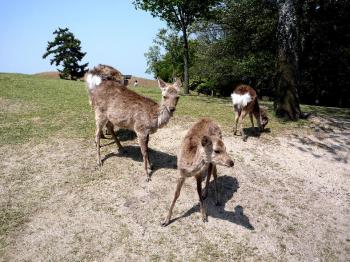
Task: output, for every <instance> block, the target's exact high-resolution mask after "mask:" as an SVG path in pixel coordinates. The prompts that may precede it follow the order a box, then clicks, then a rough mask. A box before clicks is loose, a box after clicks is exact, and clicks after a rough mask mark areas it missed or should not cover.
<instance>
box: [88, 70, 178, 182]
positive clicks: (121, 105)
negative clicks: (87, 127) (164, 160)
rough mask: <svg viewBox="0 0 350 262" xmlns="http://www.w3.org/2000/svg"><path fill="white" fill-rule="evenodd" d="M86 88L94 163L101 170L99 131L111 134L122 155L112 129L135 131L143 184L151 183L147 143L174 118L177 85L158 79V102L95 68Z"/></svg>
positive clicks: (120, 147)
mask: <svg viewBox="0 0 350 262" xmlns="http://www.w3.org/2000/svg"><path fill="white" fill-rule="evenodd" d="M86 82H87V87H88V93H89V97H90V100H91V103H92V107H93V109H94V111H95V120H96V133H95V143H96V149H97V162H98V165H99V166H100V167H102V161H101V154H100V147H101V146H100V138H101V130H102V128H103V127H104V126H106V127H107V130H108V132H109V133H110V134H111V135H112V138H113V139H114V141H115V143H116V144H117V146H118V150H119V151H121V152H123V146H122V145H121V143H120V141H119V140H118V138H117V136H116V135H115V133H114V131H113V130H114V127H115V126H117V127H120V128H125V129H129V130H132V131H135V133H136V135H137V137H138V142H139V145H140V148H141V153H142V157H143V162H144V170H145V173H146V177H147V178H146V181H150V180H151V176H150V173H149V172H148V168H150V169H152V168H153V165H151V163H150V160H149V153H148V142H149V136H150V134H153V133H155V132H156V131H157V130H158V128H162V127H164V126H165V125H166V124H167V123H168V122H169V120H170V118H171V117H172V116H173V114H174V112H175V109H176V105H177V103H178V100H179V92H180V85H181V84H180V82H179V81H176V82H174V83H173V84H168V83H166V82H164V81H163V80H161V79H160V78H158V80H157V82H158V86H159V88H160V89H161V92H162V100H161V103H160V104H158V103H156V102H155V101H153V100H152V99H150V98H148V97H145V96H142V95H139V94H137V93H136V92H134V91H132V90H130V89H128V88H127V87H126V86H124V85H123V83H121V82H119V81H115V79H109V78H108V77H107V78H105V77H104V76H103V75H102V74H100V71H99V70H98V68H94V69H92V70H90V71H89V72H88V75H87V78H86Z"/></svg>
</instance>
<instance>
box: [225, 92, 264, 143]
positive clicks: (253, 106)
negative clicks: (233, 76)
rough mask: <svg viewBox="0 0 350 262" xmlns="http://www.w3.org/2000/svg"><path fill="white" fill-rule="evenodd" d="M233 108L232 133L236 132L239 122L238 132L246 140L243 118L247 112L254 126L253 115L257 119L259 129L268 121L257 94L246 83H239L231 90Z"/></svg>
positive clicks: (262, 128) (261, 129)
mask: <svg viewBox="0 0 350 262" xmlns="http://www.w3.org/2000/svg"><path fill="white" fill-rule="evenodd" d="M231 97H232V103H233V110H234V112H235V126H234V128H233V129H234V134H235V135H236V134H237V126H238V123H239V124H240V134H241V135H242V137H243V140H244V141H246V139H247V136H245V135H244V132H243V119H244V117H245V116H246V115H247V114H249V117H250V121H251V123H252V126H253V127H254V121H253V115H254V117H255V119H256V121H257V124H258V127H259V129H260V131H263V130H264V128H265V126H266V125H267V123H268V120H269V119H268V117H267V112H266V110H265V109H264V108H261V107H260V106H259V102H258V96H257V94H256V92H255V90H254V89H253V88H252V87H251V86H248V85H239V86H237V87H236V89H235V90H234V91H233V93H232V95H231Z"/></svg>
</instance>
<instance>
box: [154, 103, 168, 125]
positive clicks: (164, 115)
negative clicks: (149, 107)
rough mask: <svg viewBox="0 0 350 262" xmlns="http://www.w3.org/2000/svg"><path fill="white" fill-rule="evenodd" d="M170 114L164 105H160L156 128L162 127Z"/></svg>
mask: <svg viewBox="0 0 350 262" xmlns="http://www.w3.org/2000/svg"><path fill="white" fill-rule="evenodd" d="M170 117H171V115H170V112H169V110H168V109H167V107H166V106H161V110H160V111H159V114H158V123H157V124H158V128H161V127H163V126H164V125H166V124H167V123H168V122H169V119H170Z"/></svg>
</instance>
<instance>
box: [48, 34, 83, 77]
mask: <svg viewBox="0 0 350 262" xmlns="http://www.w3.org/2000/svg"><path fill="white" fill-rule="evenodd" d="M53 34H54V35H56V37H55V39H54V40H53V41H52V42H48V45H47V48H46V52H45V54H44V55H43V59H45V58H46V57H48V56H50V55H53V57H52V58H51V60H50V64H51V65H52V64H54V63H55V65H56V66H62V68H63V69H62V70H60V69H58V71H59V72H60V77H61V78H63V79H72V80H77V79H79V78H81V77H83V76H84V74H85V73H86V71H87V66H88V63H85V64H81V65H80V64H79V62H80V61H81V60H82V59H83V57H84V56H85V55H86V53H83V52H81V46H80V44H81V42H80V40H78V39H76V38H75V36H74V34H73V33H71V32H69V29H68V28H64V29H62V28H58V29H57V30H55V31H54V32H53Z"/></svg>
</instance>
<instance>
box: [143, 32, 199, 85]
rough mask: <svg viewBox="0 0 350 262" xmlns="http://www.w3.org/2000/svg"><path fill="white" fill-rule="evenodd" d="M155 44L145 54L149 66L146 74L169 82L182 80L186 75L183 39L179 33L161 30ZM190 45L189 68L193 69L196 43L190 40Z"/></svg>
mask: <svg viewBox="0 0 350 262" xmlns="http://www.w3.org/2000/svg"><path fill="white" fill-rule="evenodd" d="M153 42H154V45H153V46H151V47H150V48H149V50H148V52H147V53H145V57H146V59H147V65H148V68H147V71H146V72H147V73H153V74H154V76H155V77H160V78H162V79H163V80H165V81H168V82H172V81H174V78H182V77H183V74H184V71H183V69H184V66H183V56H182V53H183V52H182V44H181V43H182V38H181V37H180V36H179V35H178V33H177V32H176V31H173V30H170V31H169V30H166V29H161V30H159V32H158V34H157V36H156V38H155V39H154V40H153ZM188 44H189V58H190V59H189V67H191V65H192V64H193V62H194V61H195V59H194V58H195V54H194V53H195V45H196V41H194V40H189V41H188ZM161 51H164V52H161ZM163 53H164V54H163ZM182 80H183V79H182Z"/></svg>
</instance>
